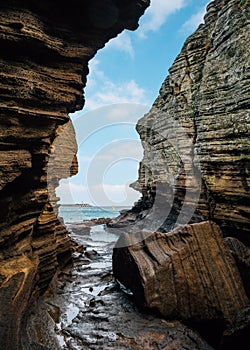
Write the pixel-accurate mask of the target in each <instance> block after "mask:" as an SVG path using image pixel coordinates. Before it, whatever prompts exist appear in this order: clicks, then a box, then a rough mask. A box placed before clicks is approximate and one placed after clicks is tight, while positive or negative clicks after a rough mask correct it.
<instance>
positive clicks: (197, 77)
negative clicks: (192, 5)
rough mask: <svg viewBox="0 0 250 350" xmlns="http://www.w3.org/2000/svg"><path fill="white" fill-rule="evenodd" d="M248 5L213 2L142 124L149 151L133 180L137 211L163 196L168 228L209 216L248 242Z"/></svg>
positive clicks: (231, 0) (234, 0) (163, 224)
mask: <svg viewBox="0 0 250 350" xmlns="http://www.w3.org/2000/svg"><path fill="white" fill-rule="evenodd" d="M249 11H250V8H249V2H248V1H238V0H226V1H222V0H216V1H212V2H211V3H210V4H209V5H208V7H207V13H206V16H205V23H204V24H201V25H200V26H199V28H198V29H197V31H196V32H195V33H194V34H193V35H191V36H190V37H189V38H188V39H187V40H186V42H185V44H184V46H183V48H182V50H181V53H180V54H179V55H178V57H177V58H176V60H175V62H174V64H173V65H172V67H171V68H170V70H169V73H170V74H169V76H168V77H167V78H166V80H165V81H164V83H163V85H162V87H161V90H160V95H159V96H158V98H157V99H156V101H155V103H154V104H153V107H152V109H151V110H150V111H149V113H148V114H146V115H145V116H144V117H143V118H142V119H141V120H140V121H139V123H138V125H137V130H138V132H139V134H140V137H141V139H142V144H143V147H144V158H143V160H142V162H141V165H140V170H139V179H138V181H137V183H136V184H134V185H133V186H134V187H135V188H136V189H137V190H140V191H141V192H142V195H143V197H142V201H140V203H139V204H137V206H136V207H135V208H134V211H135V212H136V211H142V210H145V209H149V208H152V207H156V205H157V203H158V202H159V203H160V202H161V203H160V205H159V206H158V207H160V208H162V202H163V203H165V212H166V215H165V221H164V220H162V222H161V223H160V225H159V226H161V230H163V231H168V230H169V227H170V226H171V225H172V224H173V223H176V222H177V223H185V224H186V223H188V222H197V221H203V220H207V219H210V220H213V221H215V222H217V223H218V224H219V226H220V227H221V229H222V230H223V233H224V235H225V236H236V237H238V238H240V239H241V240H242V241H243V242H244V243H247V244H249V243H250V238H249V237H250V235H249V231H250V204H249V203H250V202H249V194H250V174H249V166H250V141H249V140H250V103H249V95H250V91H249V90H250V83H249V81H250V80H249V78H250V67H249V56H250V50H249V45H247V43H248V42H249V39H250V12H249ZM166 185H168V186H169V187H170V188H171V191H169V192H167V191H166V190H161V188H163V186H165V188H167V187H166ZM157 196H158V197H157ZM163 205H164V204H163ZM168 207H170V208H171V210H170V212H169V215H168V213H167V208H168ZM192 211H193V212H192ZM163 217H164V215H163Z"/></svg>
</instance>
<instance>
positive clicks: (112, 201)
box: [90, 183, 140, 206]
mask: <svg viewBox="0 0 250 350" xmlns="http://www.w3.org/2000/svg"><path fill="white" fill-rule="evenodd" d="M90 197H91V199H92V203H94V204H95V205H97V206H102V205H122V206H126V205H132V204H133V203H134V202H136V201H137V200H138V199H139V198H140V194H139V193H138V192H136V191H134V190H133V189H131V188H130V187H129V183H127V184H125V185H113V184H105V183H103V184H97V185H96V186H93V187H91V188H90Z"/></svg>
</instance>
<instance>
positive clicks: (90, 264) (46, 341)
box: [25, 225, 212, 350]
mask: <svg viewBox="0 0 250 350" xmlns="http://www.w3.org/2000/svg"><path fill="white" fill-rule="evenodd" d="M68 228H69V230H70V231H71V237H72V238H73V239H74V240H75V241H77V243H78V245H79V246H84V247H85V248H84V249H82V252H81V253H78V252H75V253H74V255H75V256H74V268H73V271H72V273H69V274H68V275H66V274H64V275H63V276H62V277H61V278H60V279H59V284H58V287H57V288H58V290H57V292H56V293H55V295H54V296H53V295H50V296H47V297H46V296H45V297H44V298H43V300H42V302H41V303H40V304H39V316H38V315H37V314H36V315H33V316H32V315H31V316H30V319H29V323H28V324H29V326H28V328H27V333H28V335H27V336H26V337H25V339H29V344H27V343H26V344H25V346H26V349H50V350H57V349H72V350H77V349H79V350H80V349H81V350H82V349H86V350H92V349H93V350H100V349H105V350H109V349H119V350H123V349H124V350H125V349H127V350H129V349H133V350H144V349H148V350H151V349H152V350H153V349H162V350H163V349H164V350H176V349H178V350H182V349H183V350H184V349H190V350H198V349H199V350H212V347H210V346H209V345H208V344H207V343H206V342H205V341H204V340H203V339H202V338H201V337H200V336H199V335H198V333H196V332H195V331H193V330H191V329H190V328H188V327H186V326H184V325H182V324H181V323H180V322H178V321H167V320H164V319H162V318H159V317H157V316H155V315H149V314H146V313H140V312H139V311H138V309H137V308H136V306H135V304H134V302H133V296H132V295H131V294H130V292H129V291H128V290H126V292H127V293H124V292H122V290H121V289H120V287H121V286H119V285H118V284H117V283H116V282H115V281H114V278H113V275H112V270H111V265H112V261H111V260H112V258H111V256H112V249H113V246H114V243H115V241H116V240H117V238H118V236H117V235H115V234H114V233H107V232H105V231H104V229H103V226H94V227H92V229H91V230H89V231H88V232H86V231H85V230H83V231H82V232H80V229H79V225H69V226H68ZM75 229H76V230H75ZM79 250H80V251H81V249H79ZM47 325H49V329H50V331H46V329H47V328H48V327H47ZM30 344H31V345H30Z"/></svg>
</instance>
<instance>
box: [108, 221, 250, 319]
mask: <svg viewBox="0 0 250 350" xmlns="http://www.w3.org/2000/svg"><path fill="white" fill-rule="evenodd" d="M138 236H140V240H138ZM138 236H137V235H136V234H135V233H134V234H130V233H128V234H125V235H124V236H122V237H121V238H120V239H119V240H118V243H117V246H120V248H115V249H114V254H113V271H114V275H115V277H116V278H117V279H118V280H119V281H120V282H121V283H122V284H124V285H125V286H126V287H127V288H129V289H130V290H131V291H132V293H133V294H134V297H135V300H136V303H137V305H139V306H140V307H142V308H149V309H151V310H154V311H157V312H159V313H160V314H161V315H163V316H165V317H167V318H171V319H181V320H184V321H186V322H187V321H195V322H197V323H199V322H204V321H206V322H207V321H212V322H211V323H213V322H215V321H216V320H221V321H222V322H221V323H222V324H223V322H224V325H226V324H227V323H229V324H230V323H232V321H233V319H234V318H235V315H236V314H237V313H238V312H239V310H241V309H242V308H243V307H245V306H246V305H247V303H248V298H247V297H246V294H245V291H244V288H243V286H242V282H241V278H240V275H239V272H238V270H237V268H236V265H235V262H234V260H233V258H232V256H231V254H230V251H229V249H228V248H227V246H226V245H225V243H224V242H223V237H222V233H221V231H220V230H219V228H218V226H217V225H216V224H214V223H211V222H202V223H197V224H192V225H187V226H184V227H183V228H179V229H176V230H174V231H173V232H170V233H168V234H165V233H159V232H156V233H152V232H151V235H149V234H148V232H140V233H138ZM135 241H136V243H134V242H135Z"/></svg>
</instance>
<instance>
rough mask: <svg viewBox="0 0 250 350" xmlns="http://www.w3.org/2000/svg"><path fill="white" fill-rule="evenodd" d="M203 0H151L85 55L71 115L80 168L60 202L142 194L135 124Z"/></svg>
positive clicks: (197, 19) (121, 202) (126, 199)
mask: <svg viewBox="0 0 250 350" xmlns="http://www.w3.org/2000/svg"><path fill="white" fill-rule="evenodd" d="M208 3H209V1H208V0H174V1H172V0H151V6H150V7H149V8H148V9H147V10H146V12H145V14H144V16H143V17H142V18H141V19H140V22H139V25H140V26H139V28H138V29H137V30H136V31H133V32H132V31H128V30H125V31H124V32H122V33H121V34H120V35H119V36H118V37H117V38H115V39H112V40H110V41H109V42H108V43H107V44H106V45H105V47H104V48H103V49H102V50H100V51H98V53H97V54H96V56H95V57H94V58H93V59H92V60H91V61H90V63H89V69H90V73H89V75H88V77H87V86H86V88H85V91H84V95H85V106H84V108H83V110H82V111H78V112H76V113H74V114H71V115H70V117H71V119H72V121H73V124H74V127H75V132H76V139H77V143H78V148H79V150H78V163H79V173H78V174H77V175H76V176H73V177H72V178H70V179H63V180H61V181H60V186H59V187H58V188H57V191H56V193H57V196H58V197H60V198H61V199H60V203H64V204H65V203H82V202H83V203H89V204H91V205H96V206H106V205H107V206H109V205H114V206H131V205H132V204H133V203H134V202H135V201H136V200H138V199H139V197H140V194H139V193H138V192H136V191H134V190H133V189H131V188H130V187H129V184H130V183H131V182H134V181H135V180H136V179H137V177H138V166H139V162H140V160H141V159H142V156H143V149H142V146H141V142H140V139H139V135H138V134H137V132H136V130H135V125H136V123H137V121H138V119H140V118H141V117H143V115H144V114H145V113H147V112H148V111H149V110H150V106H151V105H152V104H153V102H154V100H155V99H156V98H157V96H158V93H159V89H160V87H161V84H162V83H163V81H164V79H165V78H166V76H167V75H168V69H169V68H170V66H171V65H172V63H173V61H174V59H175V57H176V56H177V55H178V53H179V52H180V51H181V48H182V46H183V44H184V41H185V40H186V38H187V37H188V36H189V35H190V34H192V33H193V32H194V31H195V30H196V28H197V27H198V26H199V24H200V23H202V22H203V17H204V14H205V8H206V5H207V4H208Z"/></svg>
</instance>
